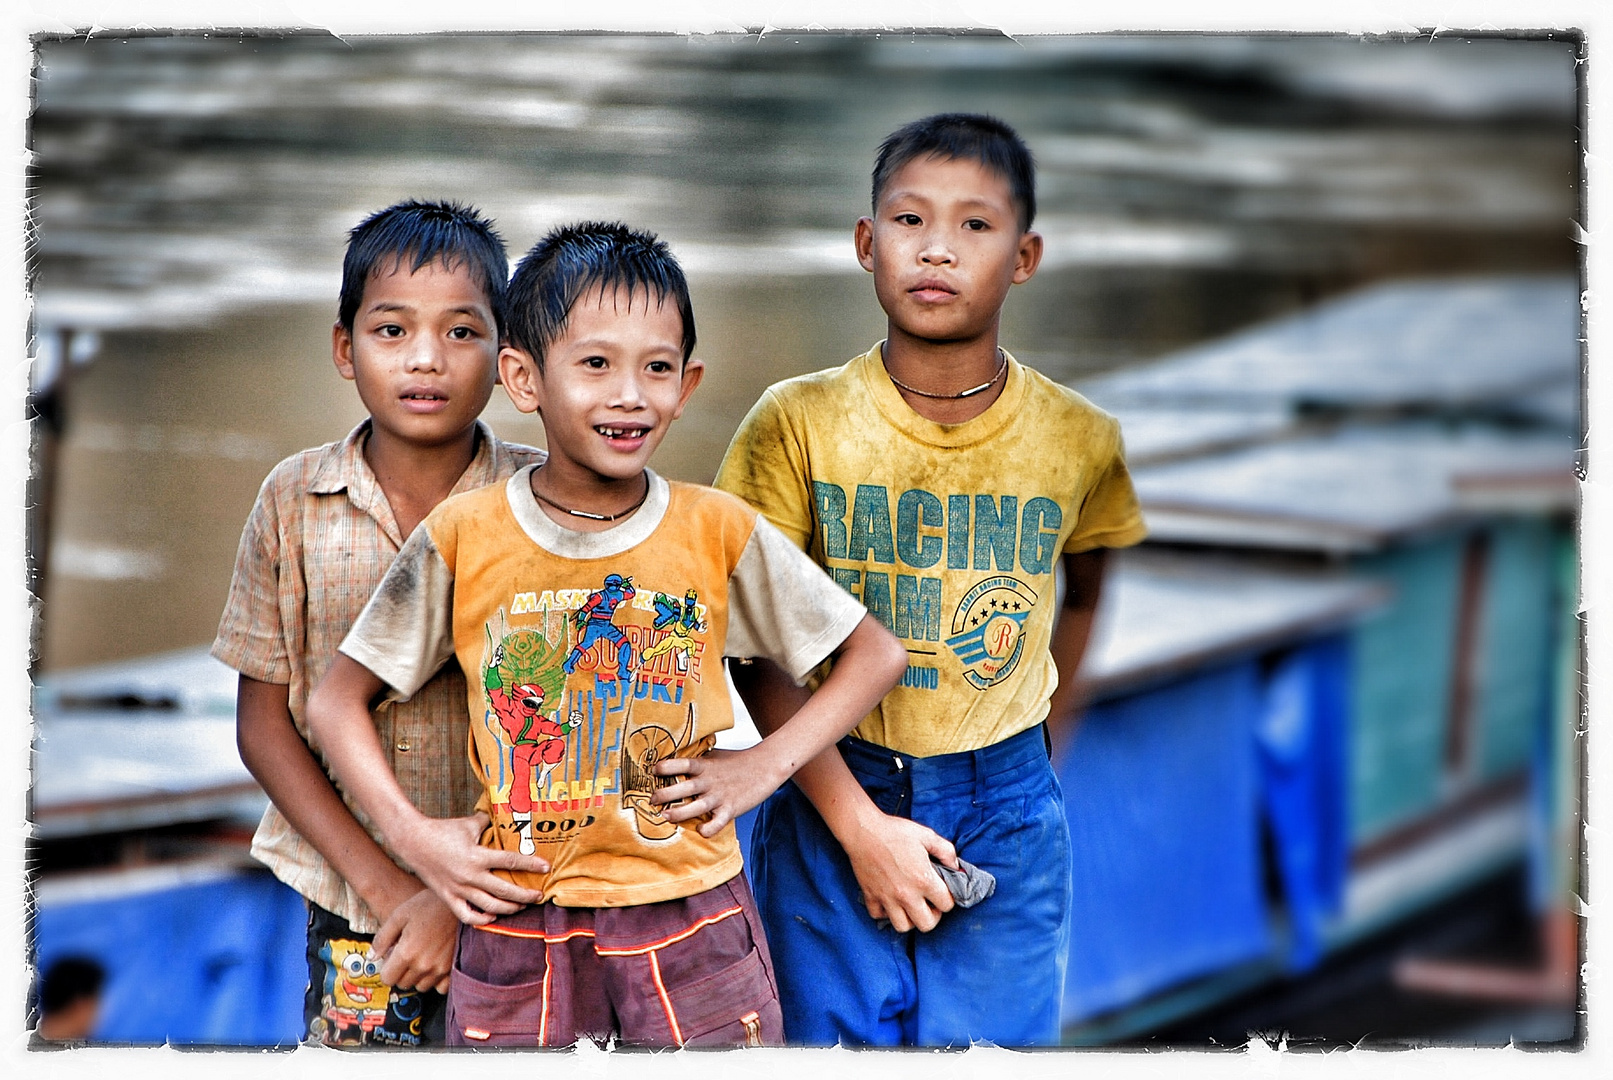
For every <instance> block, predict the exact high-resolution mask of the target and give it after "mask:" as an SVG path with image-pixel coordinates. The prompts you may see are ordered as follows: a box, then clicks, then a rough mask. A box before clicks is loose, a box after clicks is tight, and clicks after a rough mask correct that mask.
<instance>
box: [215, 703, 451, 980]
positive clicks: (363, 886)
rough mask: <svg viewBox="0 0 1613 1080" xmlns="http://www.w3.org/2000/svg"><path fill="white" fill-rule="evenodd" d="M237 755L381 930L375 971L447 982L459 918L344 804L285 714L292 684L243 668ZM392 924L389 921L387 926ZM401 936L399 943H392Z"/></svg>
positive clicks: (391, 976)
mask: <svg viewBox="0 0 1613 1080" xmlns="http://www.w3.org/2000/svg"><path fill="white" fill-rule="evenodd" d="M235 742H236V746H237V747H238V748H239V750H240V752H241V761H242V762H243V763H244V764H245V765H246V767H247V770H248V771H249V772H251V773H252V775H253V777H254V778H256V779H257V781H258V783H259V784H260V785H262V787H263V790H264V791H265V792H267V793H268V796H269V798H270V799H271V800H272V801H273V802H274V804H275V806H276V807H277V808H278V809H279V810H280V813H281V814H282V815H283V816H284V817H285V819H286V820H287V821H288V822H290V823H291V827H292V828H294V829H296V830H297V833H298V835H300V836H302V838H303V839H305V840H307V841H308V842H309V843H310V844H312V845H313V846H314V850H316V851H318V852H319V853H320V854H321V855H323V856H324V857H325V861H326V862H328V863H330V865H331V868H332V869H334V870H335V871H336V872H337V873H338V874H340V875H341V876H342V878H343V880H345V881H347V882H348V883H349V884H351V885H352V886H353V888H354V889H355V890H357V892H358V894H359V896H360V897H362V898H363V900H364V902H365V903H366V904H368V905H369V906H370V910H372V911H374V912H375V913H376V915H377V916H379V917H380V918H381V920H382V921H383V923H384V924H386V925H384V926H383V927H382V929H383V930H384V931H387V937H386V939H385V942H384V943H382V942H381V939H380V938H379V937H378V939H377V940H378V944H377V945H376V951H377V952H378V953H381V954H383V955H385V956H386V963H385V964H384V965H383V966H382V969H381V977H382V979H383V980H385V981H386V983H387V984H388V985H390V986H396V987H399V988H401V989H405V990H407V989H410V988H413V987H419V988H422V989H432V988H436V989H439V990H441V989H446V988H447V985H448V975H449V972H450V971H451V970H452V967H453V959H454V941H455V938H456V937H457V931H458V923H457V920H455V919H454V918H453V915H452V913H451V912H449V911H448V909H447V908H446V907H444V906H443V905H442V902H441V901H439V900H437V898H436V896H435V895H434V894H433V893H432V892H431V890H430V889H427V888H426V887H425V886H424V885H423V884H421V882H420V879H419V878H416V877H415V876H414V875H413V874H411V873H409V872H408V871H406V870H404V869H403V868H402V867H400V866H399V865H398V864H397V863H395V862H393V861H392V858H391V856H389V855H387V853H386V852H385V851H383V850H381V845H379V844H377V843H376V842H375V841H374V840H373V839H371V837H370V834H369V833H368V832H366V831H365V830H364V827H363V826H362V825H360V824H359V822H358V819H357V818H355V817H353V815H352V814H351V813H350V812H349V811H348V809H347V804H346V803H344V802H342V799H341V796H340V795H338V794H337V792H336V789H335V788H334V787H332V786H331V783H330V780H329V779H328V778H327V777H326V776H325V770H324V769H322V768H320V766H319V762H318V761H317V760H315V758H314V754H313V751H311V750H309V749H308V744H307V743H305V742H303V739H302V736H301V735H299V734H297V728H296V726H295V725H294V724H293V723H292V720H291V707H290V687H288V686H286V685H285V684H284V683H266V682H260V681H259V680H257V679H254V678H252V677H250V676H247V675H242V676H241V681H240V686H239V689H238V690H237V692H236V705H235ZM389 928H390V929H389ZM400 937H401V939H402V940H401V944H399V946H398V947H397V948H393V947H392V946H393V943H394V942H397V941H398V939H399V938H400Z"/></svg>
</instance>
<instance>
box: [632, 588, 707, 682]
mask: <svg viewBox="0 0 1613 1080" xmlns="http://www.w3.org/2000/svg"><path fill="white" fill-rule="evenodd" d="M652 626H653V628H654V629H656V630H664V631H666V636H665V637H663V638H662V639H661V640H660V641H657V642H656V643H655V644H654V645H651V646H650V647H649V648H648V649H645V650H644V655H643V656H642V657H641V658H640V662H642V663H646V664H647V663H649V662H650V661H651V660H654V659H655V658H656V657H658V656H662V655H664V654H666V653H669V652H670V653H673V654H674V656H675V658H676V660H677V665H678V671H679V673H686V672H687V671H688V670H689V657H690V656H691V655H692V654H693V653H694V651H695V649H696V647H697V642H696V641H695V635H696V634H703V633H705V632H706V624H705V621H704V620H702V619H701V618H700V594H699V593H698V592H696V591H695V590H694V589H690V590H689V591H688V592H686V593H684V594H683V599H682V600H681V601H680V600H678V599H677V598H676V597H672V596H668V595H666V594H665V593H656V594H655V622H654V623H653V624H652Z"/></svg>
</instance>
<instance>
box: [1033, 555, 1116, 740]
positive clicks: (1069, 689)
mask: <svg viewBox="0 0 1613 1080" xmlns="http://www.w3.org/2000/svg"><path fill="white" fill-rule="evenodd" d="M1108 558H1109V552H1108V549H1107V548H1094V549H1093V550H1091V551H1083V552H1080V553H1079V554H1075V555H1066V556H1064V604H1063V606H1062V607H1061V608H1059V612H1058V622H1057V623H1055V624H1054V626H1053V640H1052V642H1051V643H1050V644H1049V649H1050V651H1051V652H1052V654H1053V663H1054V665H1055V666H1057V668H1058V673H1059V684H1058V689H1056V690H1054V691H1053V698H1052V700H1051V701H1049V702H1048V712H1047V728H1048V732H1049V733H1050V734H1051V735H1052V737H1053V752H1054V756H1055V757H1058V756H1061V755H1062V754H1063V753H1064V750H1065V748H1066V747H1067V746H1068V745H1069V742H1070V740H1071V739H1072V738H1074V737H1075V726H1076V723H1077V722H1078V721H1079V720H1080V714H1079V711H1078V707H1079V705H1080V702H1081V684H1080V681H1079V675H1080V670H1081V659H1082V657H1084V656H1086V651H1087V643H1088V641H1090V640H1091V638H1092V620H1093V618H1094V617H1095V616H1096V615H1097V613H1098V597H1099V596H1100V595H1101V594H1102V592H1103V572H1104V567H1105V566H1106V565H1107V564H1108Z"/></svg>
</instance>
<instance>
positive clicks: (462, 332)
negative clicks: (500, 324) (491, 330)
mask: <svg viewBox="0 0 1613 1080" xmlns="http://www.w3.org/2000/svg"><path fill="white" fill-rule="evenodd" d="M448 336H449V337H451V338H453V339H454V340H455V341H468V340H470V339H471V338H473V337H475V336H476V331H474V330H472V329H471V328H470V327H468V326H456V327H454V328H453V329H452V330H450V331H448Z"/></svg>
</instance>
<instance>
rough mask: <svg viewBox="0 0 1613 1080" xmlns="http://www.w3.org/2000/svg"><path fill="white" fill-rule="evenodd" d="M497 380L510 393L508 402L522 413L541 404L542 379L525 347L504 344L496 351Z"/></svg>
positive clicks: (535, 363) (536, 408)
mask: <svg viewBox="0 0 1613 1080" xmlns="http://www.w3.org/2000/svg"><path fill="white" fill-rule="evenodd" d="M498 381H499V382H500V383H502V384H503V385H504V392H505V393H506V394H508V395H510V403H511V404H512V405H514V406H515V407H516V408H517V409H519V410H520V411H521V412H524V413H534V412H537V411H538V409H539V407H541V406H542V405H543V380H542V379H540V378H539V377H538V362H537V361H536V360H534V359H533V358H532V354H531V353H529V352H527V351H526V350H525V349H517V348H516V347H515V346H514V345H505V346H503V347H502V348H500V349H499V351H498Z"/></svg>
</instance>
